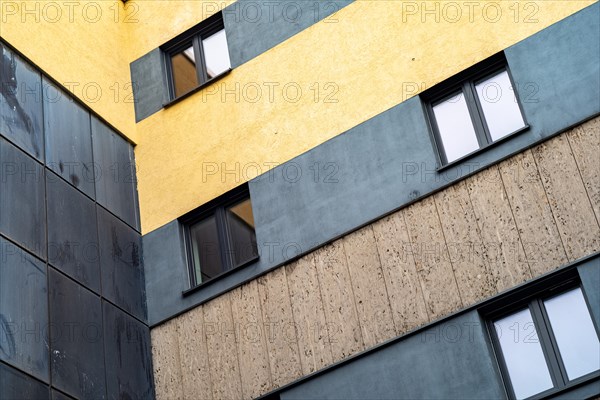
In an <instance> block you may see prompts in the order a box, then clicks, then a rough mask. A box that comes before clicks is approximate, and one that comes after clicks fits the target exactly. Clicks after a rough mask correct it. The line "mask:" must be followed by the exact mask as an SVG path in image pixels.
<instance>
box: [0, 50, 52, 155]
mask: <svg viewBox="0 0 600 400" xmlns="http://www.w3.org/2000/svg"><path fill="white" fill-rule="evenodd" d="M42 121H43V116H42V77H41V76H40V74H39V72H37V71H35V70H34V69H33V68H31V67H30V66H29V65H28V64H26V63H25V62H24V61H23V60H22V59H21V58H20V57H18V56H17V55H15V54H14V53H13V52H11V51H10V50H8V49H7V48H6V47H4V46H3V45H2V43H0V134H2V135H4V136H5V137H6V138H8V139H9V140H10V141H12V142H13V143H15V144H16V145H17V146H19V147H20V148H22V149H23V150H25V151H26V152H28V153H29V154H31V155H32V156H33V157H35V158H37V159H38V160H40V161H42V162H43V161H44V136H43V135H44V134H43V130H42Z"/></svg>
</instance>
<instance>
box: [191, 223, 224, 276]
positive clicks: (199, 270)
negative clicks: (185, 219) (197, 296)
mask: <svg viewBox="0 0 600 400" xmlns="http://www.w3.org/2000/svg"><path fill="white" fill-rule="evenodd" d="M190 238H191V247H192V257H193V258H194V259H193V262H194V273H195V276H196V283H197V284H200V283H202V282H204V281H206V280H208V279H210V278H213V277H215V276H217V275H219V274H220V273H221V272H223V264H222V262H221V247H220V244H219V234H218V231H217V221H216V219H215V217H214V215H213V216H211V217H208V218H205V219H203V220H202V221H200V222H197V223H195V224H194V225H192V226H191V227H190Z"/></svg>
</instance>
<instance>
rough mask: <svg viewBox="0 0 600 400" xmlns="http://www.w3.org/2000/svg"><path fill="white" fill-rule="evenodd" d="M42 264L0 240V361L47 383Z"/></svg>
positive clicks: (45, 305) (47, 350) (45, 317)
mask: <svg viewBox="0 0 600 400" xmlns="http://www.w3.org/2000/svg"><path fill="white" fill-rule="evenodd" d="M47 326H48V289H47V285H46V265H45V264H44V263H43V262H41V261H39V260H37V259H36V258H34V257H33V256H31V255H29V254H28V253H26V252H25V251H24V250H22V249H21V248H19V247H17V246H15V245H14V244H12V243H10V242H9V241H7V240H5V239H3V238H1V237H0V360H3V361H5V362H7V363H9V364H11V365H13V366H15V367H17V368H19V369H20V370H22V371H25V372H27V373H29V374H31V375H33V376H35V377H36V378H38V379H40V380H43V381H45V382H48V379H49V365H50V363H49V353H50V350H49V348H48V338H47Z"/></svg>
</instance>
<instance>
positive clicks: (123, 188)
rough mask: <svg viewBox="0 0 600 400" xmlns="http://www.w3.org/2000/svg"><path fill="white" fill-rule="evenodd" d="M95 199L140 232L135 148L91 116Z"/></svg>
mask: <svg viewBox="0 0 600 400" xmlns="http://www.w3.org/2000/svg"><path fill="white" fill-rule="evenodd" d="M92 138H93V139H92V142H93V147H94V166H95V167H96V179H95V182H96V199H97V201H98V203H100V204H102V205H103V206H104V207H106V208H107V209H108V210H110V211H111V212H112V213H114V214H115V215H116V216H118V217H119V218H121V219H122V220H123V221H125V222H127V223H128V224H129V225H131V226H133V227H134V228H136V229H138V230H139V224H138V216H137V196H136V190H137V189H136V180H135V164H134V158H133V146H132V145H131V144H130V143H129V142H127V141H126V140H125V139H123V138H122V137H121V136H119V135H118V134H117V133H116V132H114V131H113V130H112V129H110V128H109V127H108V126H106V125H105V124H104V123H102V122H101V121H99V120H98V119H97V118H95V117H92Z"/></svg>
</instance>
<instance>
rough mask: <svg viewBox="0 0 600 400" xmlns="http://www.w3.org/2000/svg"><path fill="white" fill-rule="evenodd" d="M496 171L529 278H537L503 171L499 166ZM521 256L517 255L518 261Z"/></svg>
mask: <svg viewBox="0 0 600 400" xmlns="http://www.w3.org/2000/svg"><path fill="white" fill-rule="evenodd" d="M494 168H495V169H496V170H498V176H499V177H500V185H502V193H504V196H506V202H507V203H508V209H509V210H510V215H511V217H512V220H513V222H514V224H515V228H516V230H517V237H518V238H519V242H520V244H521V246H520V247H521V248H522V249H523V255H524V256H525V262H526V263H527V268H528V269H529V276H531V277H532V278H533V277H534V276H535V274H534V273H533V270H532V269H531V264H530V263H529V256H528V255H527V252H526V251H525V245H524V244H523V239H522V238H521V230H520V229H519V223H518V222H517V218H515V212H514V211H513V205H512V204H511V203H510V197H509V196H508V192H507V191H506V186H505V185H504V179H502V171H501V170H500V167H499V164H496V165H495V166H494ZM518 258H519V255H518V254H517V259H518Z"/></svg>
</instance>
